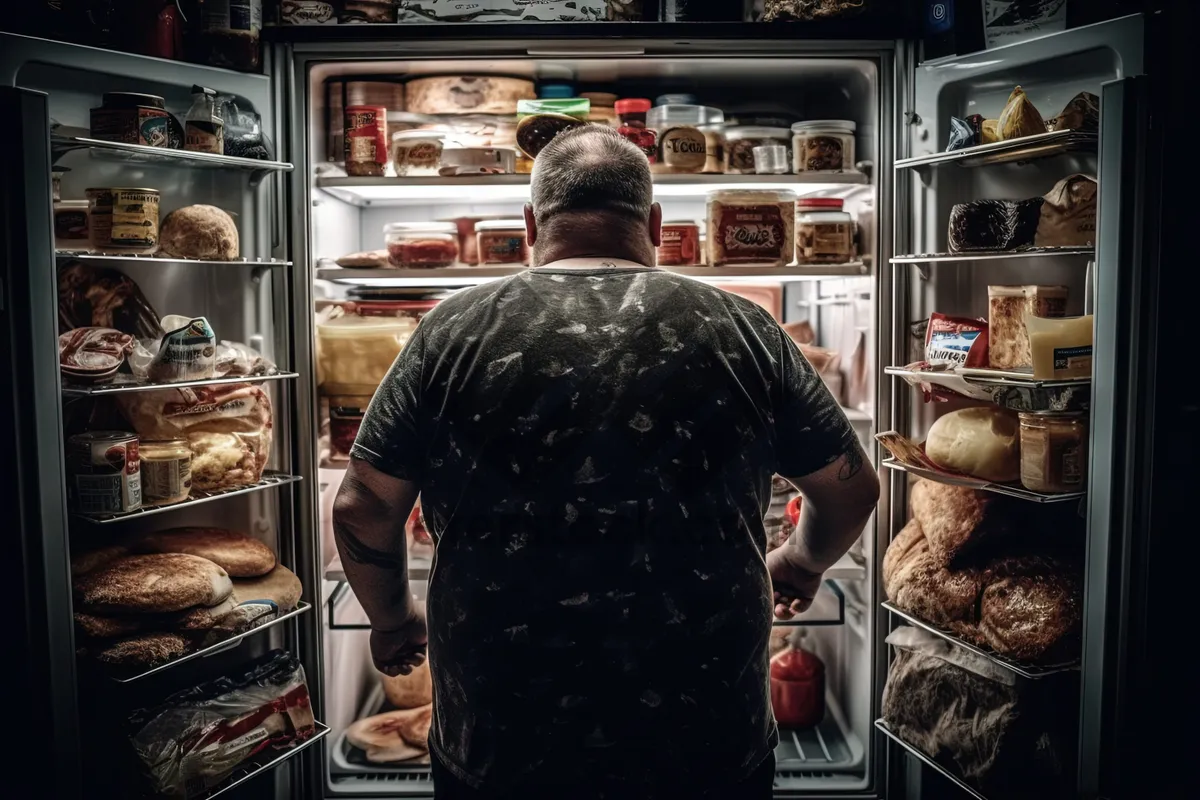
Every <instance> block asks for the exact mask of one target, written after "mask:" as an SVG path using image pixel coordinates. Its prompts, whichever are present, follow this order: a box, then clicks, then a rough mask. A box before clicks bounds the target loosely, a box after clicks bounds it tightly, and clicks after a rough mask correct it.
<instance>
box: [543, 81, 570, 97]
mask: <svg viewBox="0 0 1200 800" xmlns="http://www.w3.org/2000/svg"><path fill="white" fill-rule="evenodd" d="M574 96H575V90H574V89H573V88H572V87H571V86H570V84H566V83H543V84H542V85H541V86H539V87H538V97H539V98H540V99H542V100H565V99H567V98H568V97H574Z"/></svg>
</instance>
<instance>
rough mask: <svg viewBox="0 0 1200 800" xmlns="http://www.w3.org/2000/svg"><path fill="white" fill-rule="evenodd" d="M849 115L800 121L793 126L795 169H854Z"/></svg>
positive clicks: (793, 166)
mask: <svg viewBox="0 0 1200 800" xmlns="http://www.w3.org/2000/svg"><path fill="white" fill-rule="evenodd" d="M856 127H857V126H856V125H855V124H854V123H853V122H851V121H850V120H846V119H824V120H813V121H811V122H797V123H796V124H795V125H793V126H792V169H793V170H795V171H796V172H797V173H801V172H854V171H855V168H854V164H855V160H854V131H855V130H856Z"/></svg>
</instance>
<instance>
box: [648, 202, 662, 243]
mask: <svg viewBox="0 0 1200 800" xmlns="http://www.w3.org/2000/svg"><path fill="white" fill-rule="evenodd" d="M650 241H651V242H652V243H653V244H654V246H655V247H661V246H662V206H660V205H659V204H658V203H651V204H650Z"/></svg>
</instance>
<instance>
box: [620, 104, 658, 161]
mask: <svg viewBox="0 0 1200 800" xmlns="http://www.w3.org/2000/svg"><path fill="white" fill-rule="evenodd" d="M613 107H614V108H615V109H616V110H617V116H618V117H620V119H621V121H620V124H619V125H618V126H617V133H619V134H621V135H622V136H624V137H625V138H626V139H628V140H629V141H631V142H633V143H634V144H635V145H637V146H638V149H639V150H641V151H642V152H643V153H645V154H646V158H648V159H650V163H651V164H653V163H654V159H655V157H656V156H657V153H658V133H656V132H655V131H654V129H653V128H648V127H646V113H647V112H648V111H650V101H649V100H646V99H645V98H640V97H631V98H626V99H625V100H618V101H617V102H616V103H615V104H614V106H613Z"/></svg>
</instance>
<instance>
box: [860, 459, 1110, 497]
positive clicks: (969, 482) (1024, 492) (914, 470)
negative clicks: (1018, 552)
mask: <svg viewBox="0 0 1200 800" xmlns="http://www.w3.org/2000/svg"><path fill="white" fill-rule="evenodd" d="M882 464H883V466H885V467H887V468H888V469H894V470H898V471H900V472H908V473H910V474H912V475H916V476H917V477H920V478H926V479H928V480H931V481H937V482H938V483H947V484H949V485H951V486H967V487H969V488H971V489H980V490H982V491H985V492H994V493H996V494H1004V495H1008V496H1009V497H1019V498H1021V499H1022V500H1029V501H1032V502H1034V503H1065V502H1067V501H1068V500H1078V499H1080V498H1082V497H1083V496H1084V495H1085V494H1086V493H1085V492H1069V493H1066V494H1042V493H1040V492H1031V491H1030V490H1028V489H1025V488H1023V487H1021V486H1011V485H1009V484H1004V483H988V482H987V481H981V480H978V479H977V478H970V477H967V476H965V475H964V476H962V477H961V478H956V477H954V476H952V475H946V474H944V473H941V472H934V471H933V470H931V469H925V468H923V467H914V466H912V465H910V464H905V463H903V462H901V461H899V460H897V459H896V458H885V459H883V461H882Z"/></svg>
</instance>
